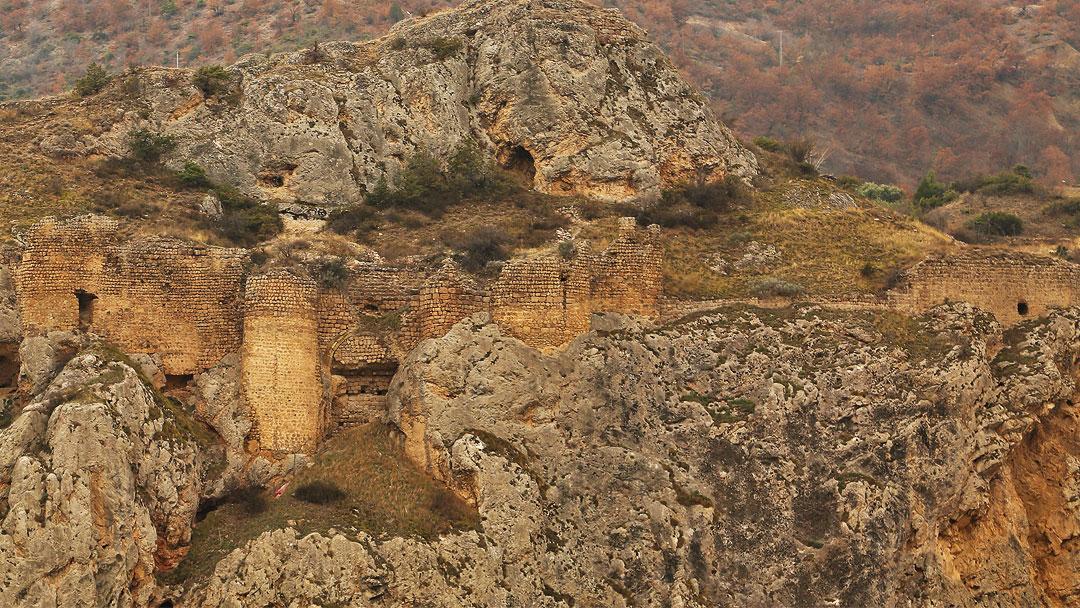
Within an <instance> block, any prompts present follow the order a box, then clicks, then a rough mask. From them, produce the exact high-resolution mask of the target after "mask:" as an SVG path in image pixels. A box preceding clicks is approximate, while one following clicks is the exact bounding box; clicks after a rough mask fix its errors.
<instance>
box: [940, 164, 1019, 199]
mask: <svg viewBox="0 0 1080 608" xmlns="http://www.w3.org/2000/svg"><path fill="white" fill-rule="evenodd" d="M952 187H953V190H956V191H958V192H978V193H979V194H985V195H987V196H1006V195H1010V194H1018V195H1023V194H1035V193H1037V192H1038V191H1039V188H1038V186H1037V185H1036V184H1035V182H1034V181H1033V180H1032V178H1031V170H1030V169H1028V168H1027V167H1026V166H1024V165H1016V166H1015V167H1013V168H1012V170H1011V171H1002V172H1001V173H997V174H994V175H976V176H973V177H969V178H967V179H963V180H960V181H958V182H956V183H954V184H953V185H952Z"/></svg>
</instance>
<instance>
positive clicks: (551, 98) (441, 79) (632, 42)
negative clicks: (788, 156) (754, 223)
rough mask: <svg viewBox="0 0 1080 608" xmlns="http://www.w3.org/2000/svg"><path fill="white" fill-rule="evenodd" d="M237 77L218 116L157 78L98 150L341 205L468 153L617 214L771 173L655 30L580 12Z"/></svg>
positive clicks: (248, 62)
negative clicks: (618, 208)
mask: <svg viewBox="0 0 1080 608" xmlns="http://www.w3.org/2000/svg"><path fill="white" fill-rule="evenodd" d="M231 73H232V74H233V82H232V83H231V84H230V85H229V86H230V87H232V90H231V92H229V93H227V94H222V95H220V96H217V97H214V98H212V99H210V100H204V99H203V97H202V95H201V94H200V93H199V92H198V91H197V90H196V89H195V88H194V87H193V86H192V85H191V84H190V75H189V74H188V73H186V72H177V71H173V70H168V71H166V70H146V71H143V72H142V73H141V76H139V82H141V83H142V85H143V87H142V88H143V91H144V93H143V96H142V97H141V99H139V100H138V101H137V102H135V103H134V104H132V107H130V108H129V109H128V111H127V112H126V113H125V117H124V119H123V120H121V121H120V122H119V123H118V124H116V125H115V126H114V127H113V129H112V131H111V133H109V134H106V135H105V136H104V137H102V138H100V139H97V140H95V141H93V142H89V143H90V147H91V148H92V149H96V150H97V151H105V152H111V153H113V154H123V153H126V149H125V144H124V136H125V135H126V133H127V132H128V131H129V130H130V129H132V128H135V127H139V126H143V127H149V128H152V129H154V130H158V131H163V132H165V133H167V134H169V135H173V136H176V137H177V138H178V140H177V141H178V145H179V147H178V150H177V152H176V154H175V156H174V157H173V161H172V162H174V163H176V164H177V165H179V164H182V163H183V161H186V160H193V161H196V162H198V163H199V164H200V165H202V166H204V167H205V168H206V169H207V170H208V171H209V172H210V174H211V175H212V176H213V177H214V179H215V180H216V181H221V182H226V183H233V184H234V185H236V186H238V187H240V188H241V189H242V190H244V191H245V192H247V193H249V194H252V195H255V196H258V197H260V198H263V199H271V200H285V201H290V202H291V201H297V200H300V201H307V202H313V203H320V204H329V205H333V204H340V203H349V202H357V201H359V200H360V199H361V198H362V197H363V195H364V193H365V192H369V191H370V190H371V189H372V188H373V187H374V186H375V185H376V184H377V183H378V181H379V179H380V178H382V177H384V176H386V177H388V178H390V180H391V181H392V180H393V178H394V176H395V175H396V174H397V173H398V172H399V171H400V169H401V167H402V165H403V163H404V162H405V160H406V159H407V158H408V157H409V156H410V155H412V154H414V153H415V152H416V151H417V150H420V149H426V150H428V151H431V152H433V153H435V154H436V155H438V156H440V157H445V156H446V155H448V154H449V152H450V151H451V150H452V149H453V148H454V147H456V146H457V145H459V144H460V143H461V142H463V141H465V140H468V139H472V140H475V141H477V143H479V144H480V145H481V146H482V147H483V148H484V149H486V150H487V151H488V153H490V154H491V155H493V156H494V157H495V158H496V159H497V160H498V162H499V163H500V164H502V165H503V166H504V167H507V168H509V169H511V170H514V171H517V172H518V173H520V175H521V177H522V179H523V180H526V181H528V182H530V183H531V184H532V185H533V186H534V187H535V188H536V189H538V190H540V191H543V192H550V193H554V194H576V195H584V196H589V197H592V198H596V199H603V200H626V199H632V198H636V197H640V196H653V195H656V194H657V193H658V192H659V190H660V189H661V188H662V187H664V186H669V185H672V184H676V183H679V182H684V181H689V180H693V179H699V178H705V179H719V178H720V177H722V176H723V175H726V174H733V175H737V176H740V177H744V178H748V177H751V176H753V175H754V174H756V172H757V161H756V159H755V158H754V156H753V155H752V154H751V153H750V152H748V151H747V150H746V149H744V148H743V147H742V146H740V145H739V144H738V142H736V140H735V138H734V137H733V136H732V134H731V132H730V131H729V130H728V129H727V128H726V127H724V126H723V125H722V124H720V123H719V122H718V121H717V120H716V118H715V116H714V115H713V113H712V112H711V110H710V109H709V107H708V105H707V103H706V101H705V99H704V98H703V97H702V96H700V95H699V94H698V93H697V92H695V91H694V90H693V89H692V88H691V87H690V86H689V85H687V84H686V83H685V82H684V81H683V80H682V79H681V78H680V77H679V74H678V72H677V71H676V70H675V68H674V67H673V66H672V64H671V63H670V62H669V60H668V59H667V58H666V57H665V56H664V55H663V53H662V52H661V51H660V50H659V48H657V47H656V46H655V45H654V44H652V43H650V42H648V41H647V39H646V35H645V33H644V32H643V31H642V30H641V29H640V28H638V27H636V26H634V25H632V24H631V23H630V22H629V21H627V20H626V19H624V18H623V17H622V16H620V15H619V14H618V12H617V11H614V10H606V9H600V8H597V7H594V6H592V5H590V4H586V3H585V2H582V1H580V0H474V1H471V2H466V3H465V4H463V5H462V6H461V7H459V8H457V9H454V10H450V11H445V12H441V13H437V14H434V15H432V16H429V17H424V18H418V19H409V20H406V21H404V22H402V23H400V24H399V25H398V26H396V27H395V28H394V30H392V31H391V33H390V34H389V35H388V36H386V37H384V38H381V39H379V40H375V41H372V42H367V43H355V44H354V43H326V44H320V45H319V46H318V47H317V50H307V51H301V52H297V53H290V54H281V55H274V56H272V57H266V56H261V55H249V56H246V57H244V58H243V59H241V60H240V62H238V63H237V64H236V65H234V66H232V68H231ZM136 84H138V83H136ZM117 86H119V85H117ZM122 103H128V102H122ZM146 117H148V118H146Z"/></svg>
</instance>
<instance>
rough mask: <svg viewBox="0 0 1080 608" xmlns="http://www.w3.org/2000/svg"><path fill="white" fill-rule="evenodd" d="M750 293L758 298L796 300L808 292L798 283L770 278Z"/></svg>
mask: <svg viewBox="0 0 1080 608" xmlns="http://www.w3.org/2000/svg"><path fill="white" fill-rule="evenodd" d="M750 292H751V293H752V294H753V295H754V296H755V297H758V298H795V297H798V296H801V295H803V294H804V293H805V292H806V290H805V289H803V287H802V285H799V284H798V283H792V282H790V281H785V280H783V279H777V278H774V277H769V278H766V279H762V280H761V281H758V283H757V284H755V285H754V287H753V288H752V289H751V290H750Z"/></svg>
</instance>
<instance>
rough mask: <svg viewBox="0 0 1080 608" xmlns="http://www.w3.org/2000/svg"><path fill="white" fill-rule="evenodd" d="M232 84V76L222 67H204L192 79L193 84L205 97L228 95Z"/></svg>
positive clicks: (196, 71)
mask: <svg viewBox="0 0 1080 608" xmlns="http://www.w3.org/2000/svg"><path fill="white" fill-rule="evenodd" d="M231 83H232V74H230V73H229V71H228V70H226V69H225V68H223V67H221V66H220V65H207V66H203V67H201V68H199V69H197V70H195V74H193V75H192V77H191V84H193V85H195V88H197V89H199V90H200V91H202V94H203V97H213V96H214V95H221V94H223V93H227V92H228V91H229V88H230V84H231Z"/></svg>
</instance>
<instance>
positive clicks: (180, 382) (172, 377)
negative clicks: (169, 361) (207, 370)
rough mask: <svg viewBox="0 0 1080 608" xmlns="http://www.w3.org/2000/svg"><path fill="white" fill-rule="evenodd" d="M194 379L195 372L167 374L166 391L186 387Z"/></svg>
mask: <svg viewBox="0 0 1080 608" xmlns="http://www.w3.org/2000/svg"><path fill="white" fill-rule="evenodd" d="M194 380H195V375H194V374H165V391H166V392H168V391H176V390H182V389H186V388H188V386H190V385H191V383H192V382H193V381H194Z"/></svg>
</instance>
